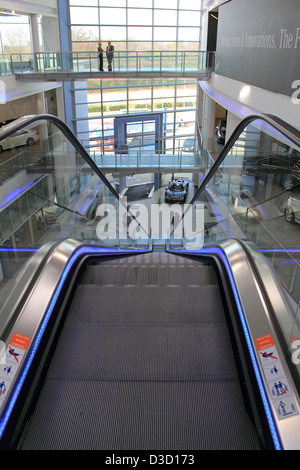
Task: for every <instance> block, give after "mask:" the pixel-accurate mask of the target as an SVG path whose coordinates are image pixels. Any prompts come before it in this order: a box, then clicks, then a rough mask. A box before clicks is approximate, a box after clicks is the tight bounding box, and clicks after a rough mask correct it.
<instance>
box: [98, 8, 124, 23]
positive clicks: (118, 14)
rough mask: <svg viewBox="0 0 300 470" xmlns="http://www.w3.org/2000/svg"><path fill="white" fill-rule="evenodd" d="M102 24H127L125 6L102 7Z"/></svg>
mask: <svg viewBox="0 0 300 470" xmlns="http://www.w3.org/2000/svg"><path fill="white" fill-rule="evenodd" d="M100 24H101V25H106V24H112V25H125V24H126V10H125V8H101V9H100Z"/></svg>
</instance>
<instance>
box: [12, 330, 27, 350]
mask: <svg viewBox="0 0 300 470" xmlns="http://www.w3.org/2000/svg"><path fill="white" fill-rule="evenodd" d="M29 342H30V338H28V336H24V335H20V334H19V333H15V334H14V336H13V338H12V340H11V342H10V344H11V345H12V346H16V347H17V348H21V349H27V346H28V344H29Z"/></svg>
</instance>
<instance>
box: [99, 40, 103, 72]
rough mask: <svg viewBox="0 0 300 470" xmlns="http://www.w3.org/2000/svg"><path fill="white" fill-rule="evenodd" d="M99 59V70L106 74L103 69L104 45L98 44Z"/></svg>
mask: <svg viewBox="0 0 300 470" xmlns="http://www.w3.org/2000/svg"><path fill="white" fill-rule="evenodd" d="M98 57H99V70H100V72H104V69H103V49H102V43H101V42H99V43H98Z"/></svg>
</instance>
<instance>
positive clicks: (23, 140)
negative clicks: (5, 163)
mask: <svg viewBox="0 0 300 470" xmlns="http://www.w3.org/2000/svg"><path fill="white" fill-rule="evenodd" d="M39 138H40V136H39V135H38V133H37V132H36V131H33V130H28V129H21V130H20V131H17V132H15V133H14V134H12V135H11V136H10V137H6V139H3V140H1V141H0V152H2V151H3V150H7V149H11V148H14V147H20V146H21V145H33V144H34V143H35V142H37V141H38V140H39Z"/></svg>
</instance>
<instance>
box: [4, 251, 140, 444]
mask: <svg viewBox="0 0 300 470" xmlns="http://www.w3.org/2000/svg"><path fill="white" fill-rule="evenodd" d="M105 253H124V254H125V253H133V250H125V249H124V250H122V249H117V250H116V249H114V248H99V247H82V248H79V249H78V250H77V251H75V252H74V254H73V256H72V257H71V259H70V260H69V261H68V263H67V265H66V267H65V269H64V271H63V273H62V276H61V278H60V281H59V283H58V286H57V287H56V290H55V292H54V295H53V298H52V301H51V303H50V306H49V307H48V310H47V312H46V315H45V317H44V320H43V321H42V324H41V326H40V329H39V331H38V333H37V335H36V338H35V340H34V343H33V346H32V350H31V353H30V355H29V357H28V359H27V362H26V364H25V366H24V368H23V372H22V374H21V377H20V379H19V381H18V383H17V385H16V387H15V390H14V392H13V395H12V397H11V399H10V402H9V404H8V407H7V408H6V411H5V413H4V416H3V417H2V416H1V422H0V439H1V437H2V435H3V432H4V430H5V427H6V425H7V423H8V420H9V418H10V415H11V413H12V410H13V407H14V405H15V403H16V400H17V398H18V396H19V393H20V391H21V388H22V385H23V383H24V380H25V378H26V375H27V373H28V371H29V368H30V366H31V363H32V361H33V358H34V356H35V353H36V351H37V348H38V346H39V344H40V341H41V339H42V336H43V333H44V331H45V329H46V326H47V324H48V321H49V319H50V316H51V314H52V311H53V308H54V306H55V303H56V301H57V298H58V296H59V294H60V292H61V289H62V287H63V285H64V282H65V280H66V277H67V275H68V274H69V271H70V269H71V268H72V266H73V264H74V262H75V261H76V260H77V258H78V257H79V256H81V255H85V254H105Z"/></svg>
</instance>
